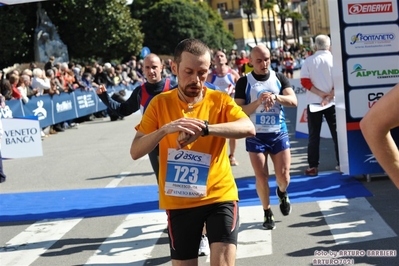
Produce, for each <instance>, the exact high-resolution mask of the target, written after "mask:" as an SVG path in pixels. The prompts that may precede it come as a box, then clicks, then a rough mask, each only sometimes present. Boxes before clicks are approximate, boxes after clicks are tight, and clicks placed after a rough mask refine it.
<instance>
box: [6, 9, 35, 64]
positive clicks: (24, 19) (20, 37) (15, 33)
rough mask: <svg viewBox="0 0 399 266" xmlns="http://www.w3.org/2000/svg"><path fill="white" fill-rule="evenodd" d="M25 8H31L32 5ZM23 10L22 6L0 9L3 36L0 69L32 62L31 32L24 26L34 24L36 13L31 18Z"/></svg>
mask: <svg viewBox="0 0 399 266" xmlns="http://www.w3.org/2000/svg"><path fill="white" fill-rule="evenodd" d="M26 6H29V7H30V8H32V4H31V5H26ZM33 8H34V5H33ZM25 10H26V7H23V6H22V5H15V6H3V7H1V8H0V32H1V33H2V36H3V38H2V39H1V42H0V68H5V67H9V66H12V65H14V64H15V63H23V62H29V61H32V60H33V57H34V56H33V39H32V34H33V32H32V29H31V28H30V27H27V26H26V25H30V23H33V24H34V23H35V22H36V19H35V14H36V13H35V12H33V17H32V15H31V14H30V13H25ZM32 18H33V19H34V20H33V21H32ZM29 22H30V23H29ZM30 46H32V48H31V49H30Z"/></svg>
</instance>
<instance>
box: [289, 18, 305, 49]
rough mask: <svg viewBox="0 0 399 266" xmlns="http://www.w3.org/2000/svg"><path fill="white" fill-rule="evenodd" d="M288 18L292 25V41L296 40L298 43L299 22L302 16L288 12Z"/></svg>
mask: <svg viewBox="0 0 399 266" xmlns="http://www.w3.org/2000/svg"><path fill="white" fill-rule="evenodd" d="M289 17H290V18H291V19H292V21H293V23H294V40H297V41H298V43H299V22H300V21H301V20H303V16H302V14H301V13H299V12H290V13H289Z"/></svg>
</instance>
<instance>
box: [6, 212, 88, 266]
mask: <svg viewBox="0 0 399 266" xmlns="http://www.w3.org/2000/svg"><path fill="white" fill-rule="evenodd" d="M81 220H82V219H62V220H51V221H50V220H43V221H38V222H36V223H34V224H32V225H31V226H29V227H28V228H27V229H26V230H24V231H23V232H21V233H20V234H18V235H17V236H15V237H14V238H13V239H11V240H10V241H8V242H7V243H6V245H5V247H4V248H1V249H0V262H1V265H2V266H15V265H30V264H31V263H32V262H34V261H35V260H36V259H37V258H39V256H40V255H41V254H43V253H44V252H46V250H47V249H49V248H50V247H51V246H52V245H53V244H54V243H55V242H57V241H58V240H59V239H61V238H62V236H63V235H65V234H66V233H67V232H68V231H69V230H71V229H72V228H73V227H74V226H75V225H77V224H78V223H79V222H80V221H81Z"/></svg>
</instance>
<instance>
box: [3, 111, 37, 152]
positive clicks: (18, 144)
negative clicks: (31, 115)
mask: <svg viewBox="0 0 399 266" xmlns="http://www.w3.org/2000/svg"><path fill="white" fill-rule="evenodd" d="M1 122H2V124H3V131H4V132H3V135H2V138H1V156H2V157H3V158H26V157H35V156H43V149H42V138H41V131H42V130H41V128H40V125H39V121H38V120H32V119H24V118H5V119H2V120H1Z"/></svg>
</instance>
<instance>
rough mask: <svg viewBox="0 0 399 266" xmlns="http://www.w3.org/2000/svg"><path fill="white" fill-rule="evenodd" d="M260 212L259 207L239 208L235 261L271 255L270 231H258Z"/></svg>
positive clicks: (260, 219) (260, 208) (260, 218)
mask: <svg viewBox="0 0 399 266" xmlns="http://www.w3.org/2000/svg"><path fill="white" fill-rule="evenodd" d="M262 210H263V209H262V207H260V206H251V207H241V208H240V221H241V222H240V231H239V232H238V245H237V255H236V258H237V259H242V258H249V257H257V256H265V255H271V254H272V230H261V229H260V225H261V224H262V223H263V220H262V218H263V216H262V215H261V214H262V213H261V212H262Z"/></svg>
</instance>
